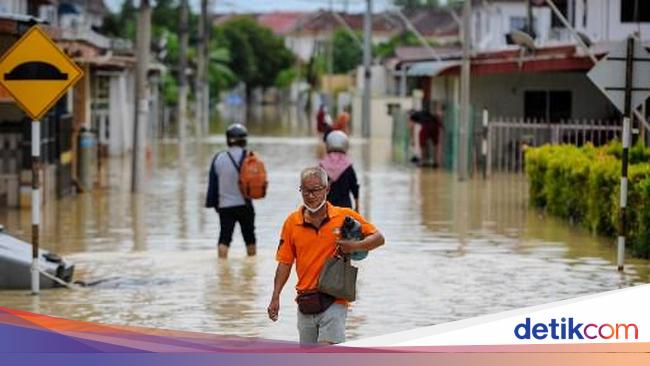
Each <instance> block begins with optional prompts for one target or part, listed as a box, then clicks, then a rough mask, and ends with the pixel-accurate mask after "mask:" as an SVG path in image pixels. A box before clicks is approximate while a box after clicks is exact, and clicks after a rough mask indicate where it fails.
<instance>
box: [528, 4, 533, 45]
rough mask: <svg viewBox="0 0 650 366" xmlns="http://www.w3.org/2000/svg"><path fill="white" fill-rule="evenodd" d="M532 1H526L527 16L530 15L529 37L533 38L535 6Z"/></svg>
mask: <svg viewBox="0 0 650 366" xmlns="http://www.w3.org/2000/svg"><path fill="white" fill-rule="evenodd" d="M531 2H532V0H526V14H527V15H528V20H527V24H526V28H527V31H528V35H529V36H531V37H532V36H533V5H532V4H531Z"/></svg>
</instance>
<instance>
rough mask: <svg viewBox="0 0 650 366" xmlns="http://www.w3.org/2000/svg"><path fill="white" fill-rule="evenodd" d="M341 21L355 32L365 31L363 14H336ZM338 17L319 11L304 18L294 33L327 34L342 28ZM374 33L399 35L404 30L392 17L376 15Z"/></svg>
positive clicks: (373, 23) (373, 22)
mask: <svg viewBox="0 0 650 366" xmlns="http://www.w3.org/2000/svg"><path fill="white" fill-rule="evenodd" d="M336 14H337V15H338V17H339V19H343V21H344V22H345V23H346V24H347V25H348V26H349V27H350V28H352V29H353V30H355V31H359V32H362V31H363V17H364V15H363V14H349V13H339V12H337V13H336ZM339 19H337V17H336V16H334V15H332V14H331V13H330V12H329V11H325V10H319V11H318V12H316V13H312V15H311V16H308V17H305V18H302V19H301V21H300V23H299V24H297V26H296V27H295V28H294V31H307V32H313V33H319V32H327V31H329V30H331V29H336V28H340V27H341V24H340V22H339ZM372 30H373V32H383V33H387V32H388V33H397V32H400V31H402V30H403V26H402V24H401V22H400V21H398V20H396V19H392V18H391V17H386V16H381V15H375V16H373V18H372Z"/></svg>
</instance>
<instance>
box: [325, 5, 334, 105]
mask: <svg viewBox="0 0 650 366" xmlns="http://www.w3.org/2000/svg"><path fill="white" fill-rule="evenodd" d="M329 6H330V9H329V12H330V15H332V14H334V4H333V1H332V0H330V1H329ZM332 17H333V18H334V16H332ZM327 28H328V29H329V32H330V37H329V42H327V84H326V87H327V95H328V96H329V97H330V101H332V102H331V104H332V105H333V104H334V103H333V100H334V99H333V98H334V95H333V93H332V74H333V73H334V65H333V63H334V61H333V58H334V55H333V52H334V27H333V26H332V24H331V23H330V24H329V25H328V27H327ZM330 93H331V94H330ZM330 108H331V106H330ZM332 113H333V112H332Z"/></svg>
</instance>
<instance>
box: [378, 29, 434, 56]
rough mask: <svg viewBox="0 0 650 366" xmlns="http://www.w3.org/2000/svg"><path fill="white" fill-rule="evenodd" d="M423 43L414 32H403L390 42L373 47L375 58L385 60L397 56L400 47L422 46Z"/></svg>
mask: <svg viewBox="0 0 650 366" xmlns="http://www.w3.org/2000/svg"><path fill="white" fill-rule="evenodd" d="M421 45H422V43H420V41H419V40H418V38H417V37H416V36H415V34H413V33H412V32H403V33H401V34H397V35H395V36H393V37H391V38H390V39H389V40H388V41H386V42H382V43H380V44H378V45H375V46H374V47H373V54H374V56H375V57H378V58H380V59H384V58H386V57H392V56H394V55H395V49H396V48H397V47H400V46H421Z"/></svg>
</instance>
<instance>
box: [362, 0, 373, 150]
mask: <svg viewBox="0 0 650 366" xmlns="http://www.w3.org/2000/svg"><path fill="white" fill-rule="evenodd" d="M371 38H372V0H366V16H365V17H364V18H363V106H362V107H361V108H362V109H361V130H362V134H363V137H370V78H371V71H370V63H371V58H372V54H371V49H370V46H371V44H370V42H371Z"/></svg>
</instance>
